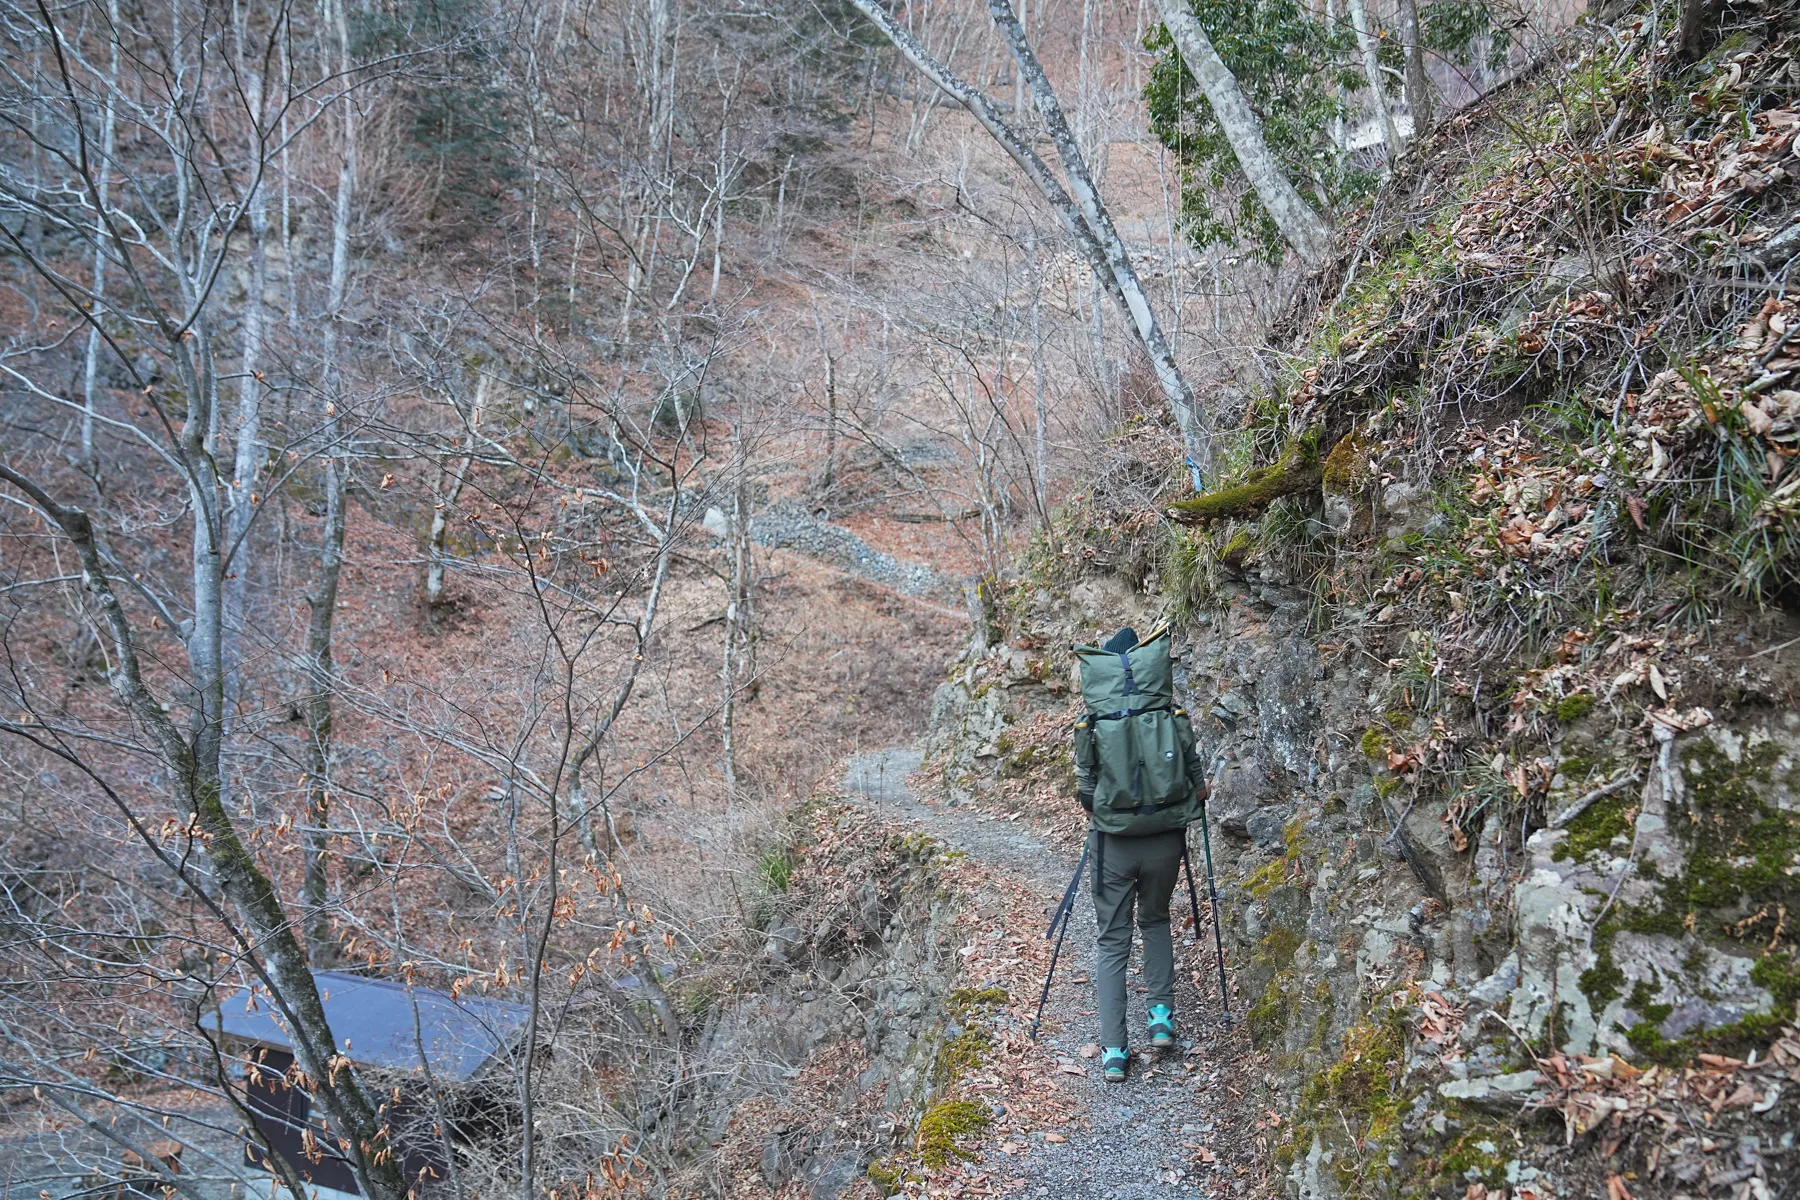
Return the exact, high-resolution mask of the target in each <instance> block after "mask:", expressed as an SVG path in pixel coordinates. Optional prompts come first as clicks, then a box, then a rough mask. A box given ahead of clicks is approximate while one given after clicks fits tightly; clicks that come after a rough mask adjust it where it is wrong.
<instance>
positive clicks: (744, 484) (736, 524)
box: [719, 425, 750, 803]
mask: <svg viewBox="0 0 1800 1200" xmlns="http://www.w3.org/2000/svg"><path fill="white" fill-rule="evenodd" d="M731 440H732V442H733V447H732V449H733V452H734V453H733V456H732V457H733V464H732V469H733V471H734V472H735V474H736V478H734V479H733V480H732V486H731V535H730V536H731V542H730V545H731V581H730V584H729V586H730V589H731V592H730V595H729V596H728V597H727V599H726V602H725V646H724V653H723V654H722V656H721V658H722V661H721V663H720V666H719V684H720V688H719V732H720V738H719V740H720V753H721V755H722V758H723V764H724V772H725V799H726V802H727V803H735V802H736V800H737V797H738V772H737V698H738V690H739V686H740V685H739V680H740V678H742V677H743V676H744V674H745V671H744V654H743V650H744V649H745V648H746V645H747V643H748V642H749V637H750V504H749V497H748V495H747V493H748V491H749V477H748V466H749V464H748V463H747V462H746V461H745V458H744V437H743V431H742V430H741V429H739V428H738V427H736V426H735V425H734V426H733V428H732V431H731Z"/></svg>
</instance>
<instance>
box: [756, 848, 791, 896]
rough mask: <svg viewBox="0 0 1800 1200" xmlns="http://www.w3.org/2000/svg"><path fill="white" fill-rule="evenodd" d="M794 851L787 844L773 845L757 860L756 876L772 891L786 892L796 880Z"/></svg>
mask: <svg viewBox="0 0 1800 1200" xmlns="http://www.w3.org/2000/svg"><path fill="white" fill-rule="evenodd" d="M794 865H795V864H794V852H793V850H792V849H790V848H789V847H787V846H771V847H769V848H768V849H767V850H764V851H763V852H762V855H761V857H759V858H758V859H757V860H756V868H755V870H756V878H757V879H759V880H761V881H762V883H763V885H764V886H766V887H767V888H768V889H769V890H770V891H771V892H776V893H780V892H785V891H787V890H788V885H789V884H790V883H792V882H793V881H794Z"/></svg>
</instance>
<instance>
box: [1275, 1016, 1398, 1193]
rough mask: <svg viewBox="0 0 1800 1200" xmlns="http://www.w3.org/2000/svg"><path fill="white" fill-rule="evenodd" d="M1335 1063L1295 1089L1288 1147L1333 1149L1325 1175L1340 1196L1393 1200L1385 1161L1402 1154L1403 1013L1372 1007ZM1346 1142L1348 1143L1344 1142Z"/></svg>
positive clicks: (1353, 1029)
mask: <svg viewBox="0 0 1800 1200" xmlns="http://www.w3.org/2000/svg"><path fill="white" fill-rule="evenodd" d="M1341 1045H1342V1047H1343V1049H1342V1052H1341V1053H1340V1054H1339V1055H1338V1057H1337V1059H1336V1061H1334V1062H1333V1063H1332V1064H1331V1065H1330V1066H1328V1067H1326V1068H1325V1069H1324V1070H1322V1071H1320V1072H1319V1073H1318V1074H1317V1075H1315V1076H1313V1078H1312V1079H1311V1080H1310V1081H1309V1082H1308V1083H1307V1084H1306V1085H1305V1086H1304V1087H1303V1088H1302V1089H1301V1092H1300V1108H1299V1113H1298V1120H1297V1121H1296V1122H1295V1127H1294V1133H1293V1144H1294V1145H1296V1146H1304V1145H1308V1144H1310V1143H1311V1141H1312V1139H1313V1138H1314V1137H1317V1138H1319V1139H1320V1140H1321V1141H1322V1142H1325V1143H1326V1144H1328V1145H1331V1146H1332V1147H1333V1149H1334V1156H1333V1159H1332V1163H1331V1167H1330V1170H1331V1172H1332V1175H1333V1176H1334V1178H1335V1180H1336V1183H1337V1185H1338V1188H1339V1189H1340V1191H1341V1192H1342V1194H1343V1195H1345V1196H1387V1195H1390V1194H1392V1187H1391V1186H1390V1185H1391V1183H1392V1180H1391V1178H1390V1177H1391V1175H1392V1173H1393V1172H1392V1168H1390V1167H1389V1166H1388V1155H1389V1153H1390V1152H1392V1151H1394V1150H1396V1149H1398V1148H1399V1147H1400V1114H1401V1109H1402V1107H1403V1101H1404V1099H1405V1098H1404V1097H1403V1096H1402V1094H1401V1089H1400V1082H1399V1081H1400V1073H1401V1071H1402V1069H1403V1068H1404V1066H1405V1061H1406V1017H1405V1013H1404V1010H1403V1009H1400V1008H1397V1007H1394V1006H1392V1005H1385V1006H1381V1005H1378V1006H1377V1008H1376V1009H1374V1010H1372V1011H1371V1012H1370V1014H1369V1015H1368V1016H1367V1017H1366V1018H1364V1019H1363V1020H1362V1021H1361V1022H1359V1023H1358V1024H1356V1025H1353V1026H1351V1027H1350V1029H1348V1030H1346V1031H1345V1033H1344V1036H1343V1038H1342V1039H1341ZM1346 1134H1347V1136H1346Z"/></svg>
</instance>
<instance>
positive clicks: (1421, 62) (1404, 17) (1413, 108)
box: [1399, 0, 1433, 142]
mask: <svg viewBox="0 0 1800 1200" xmlns="http://www.w3.org/2000/svg"><path fill="white" fill-rule="evenodd" d="M1399 4H1400V36H1401V37H1403V38H1404V39H1406V107H1407V109H1408V110H1409V111H1410V112H1411V113H1412V136H1413V141H1415V142H1416V141H1418V140H1419V139H1420V138H1422V137H1424V136H1425V135H1426V134H1427V133H1429V132H1431V110H1432V107H1433V106H1432V100H1431V76H1429V75H1427V74H1426V73H1425V42H1424V38H1423V35H1422V33H1421V30H1420V26H1419V0H1399Z"/></svg>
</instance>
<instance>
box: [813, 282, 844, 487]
mask: <svg viewBox="0 0 1800 1200" xmlns="http://www.w3.org/2000/svg"><path fill="white" fill-rule="evenodd" d="M813 324H814V327H815V328H816V329H817V330H818V334H819V354H820V356H821V357H822V358H824V360H825V467H824V470H823V472H822V473H821V474H820V476H819V496H820V498H821V499H823V500H826V501H829V500H830V499H831V489H832V488H833V487H835V486H837V450H838V394H837V358H836V356H834V355H833V354H832V353H831V347H830V346H829V345H827V344H826V342H825V324H824V322H823V321H822V320H820V318H819V314H818V313H817V312H816V311H815V312H814V313H813Z"/></svg>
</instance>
